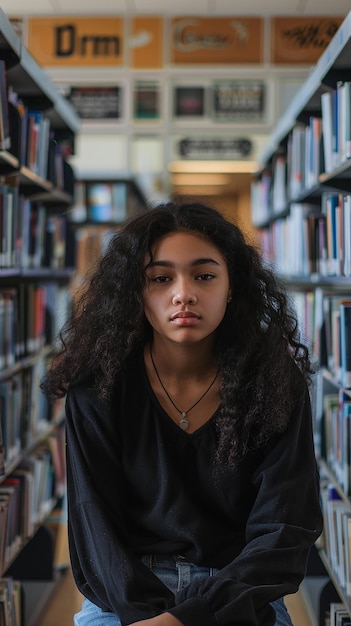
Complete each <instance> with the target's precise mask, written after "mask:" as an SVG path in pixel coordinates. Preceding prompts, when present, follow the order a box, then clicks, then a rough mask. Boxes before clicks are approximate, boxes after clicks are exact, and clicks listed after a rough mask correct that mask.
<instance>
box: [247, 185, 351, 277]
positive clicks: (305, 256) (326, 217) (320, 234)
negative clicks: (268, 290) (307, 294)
mask: <svg viewBox="0 0 351 626" xmlns="http://www.w3.org/2000/svg"><path fill="white" fill-rule="evenodd" d="M259 246H260V250H261V253H262V256H263V258H264V260H265V261H266V262H267V263H270V264H272V265H274V268H275V270H276V271H277V272H279V273H280V274H284V275H290V276H291V275H294V276H310V275H311V274H318V275H319V276H347V277H349V276H351V195H350V194H341V193H325V194H323V195H322V202H321V206H316V205H313V204H308V203H292V204H291V205H290V212H289V214H288V215H287V216H286V217H281V218H278V219H277V220H275V221H274V222H272V223H271V224H270V225H268V226H267V227H266V228H264V229H262V230H260V233H259Z"/></svg>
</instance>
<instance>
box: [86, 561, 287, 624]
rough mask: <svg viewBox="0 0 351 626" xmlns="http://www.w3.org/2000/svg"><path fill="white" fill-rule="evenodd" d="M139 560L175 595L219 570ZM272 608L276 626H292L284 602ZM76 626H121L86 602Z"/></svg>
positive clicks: (178, 563)
mask: <svg viewBox="0 0 351 626" xmlns="http://www.w3.org/2000/svg"><path fill="white" fill-rule="evenodd" d="M141 561H142V562H143V563H144V564H145V565H146V566H147V567H149V568H150V569H151V570H152V572H153V573H154V574H155V575H156V576H157V577H158V578H159V579H160V580H162V582H163V583H164V584H165V585H166V586H167V587H168V588H169V589H170V590H171V591H172V592H173V593H174V594H176V593H177V591H179V590H180V589H182V588H183V587H186V586H187V585H189V583H190V582H192V581H196V580H202V579H204V578H207V577H208V576H215V575H216V573H217V572H218V571H219V570H218V569H216V568H214V567H210V568H208V567H200V566H198V565H194V564H193V563H189V561H187V560H186V559H183V558H182V557H179V558H178V557H172V556H162V555H146V556H143V557H141ZM272 607H273V608H274V610H275V612H276V622H275V626H293V624H292V622H291V619H290V616H289V613H288V611H287V609H286V606H285V604H284V600H283V599H280V600H275V602H272ZM74 624H75V626H121V622H120V620H119V618H118V616H117V615H116V614H115V613H108V612H105V611H102V610H101V609H100V608H99V607H98V606H96V605H95V604H93V603H92V602H90V600H87V599H85V600H84V601H83V605H82V609H81V611H79V613H76V615H75V616H74Z"/></svg>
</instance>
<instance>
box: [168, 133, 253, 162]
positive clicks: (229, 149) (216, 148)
mask: <svg viewBox="0 0 351 626" xmlns="http://www.w3.org/2000/svg"><path fill="white" fill-rule="evenodd" d="M177 150H178V154H179V156H180V157H182V158H183V159H184V158H187V159H215V158H217V159H218V158H222V159H242V158H245V157H248V156H250V154H251V153H252V142H251V140H250V139H246V138H243V137H233V138H231V137H229V138H217V137H207V138H196V139H195V138H191V137H184V138H183V139H181V140H180V141H178V145H177Z"/></svg>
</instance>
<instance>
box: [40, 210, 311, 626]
mask: <svg viewBox="0 0 351 626" xmlns="http://www.w3.org/2000/svg"><path fill="white" fill-rule="evenodd" d="M309 374H310V362H309V356H308V351H307V349H306V347H305V346H304V345H303V344H302V343H301V342H300V340H299V337H298V333H297V328H296V320H295V318H294V316H293V315H292V314H291V313H290V312H289V307H288V301H287V297H286V295H285V294H284V290H283V289H282V288H281V287H279V285H278V283H277V281H276V280H275V278H274V276H273V275H272V273H271V272H270V271H269V270H268V269H267V268H265V267H264V266H263V265H262V263H261V261H260V258H259V255H258V254H257V252H256V251H255V249H254V248H253V247H251V246H250V245H248V244H247V243H246V242H245V240H244V237H243V235H242V233H241V231H240V230H239V229H238V227H237V226H235V225H233V224H231V223H229V222H228V221H226V220H225V219H224V218H223V217H222V216H221V215H220V214H219V213H218V212H217V211H215V210H214V209H212V208H209V207H206V206H203V205H202V204H199V203H192V202H191V201H189V203H184V204H175V203H169V204H165V205H162V206H159V207H158V208H155V209H152V210H150V211H148V212H146V213H145V214H142V215H140V216H138V217H136V218H135V219H133V220H132V221H130V222H129V223H128V224H127V225H126V226H125V227H124V228H123V229H122V230H121V231H120V232H118V233H117V234H116V235H115V236H114V238H113V239H112V241H111V243H110V246H109V248H108V250H107V252H106V253H105V254H104V256H103V257H102V258H101V260H100V262H99V265H98V267H97V269H96V270H95V273H94V274H93V275H92V277H91V279H90V282H89V284H88V286H87V287H86V289H85V291H84V293H83V294H82V295H81V297H80V299H79V301H78V302H77V306H76V308H75V312H74V314H73V316H72V318H71V320H70V323H69V324H68V325H67V327H66V329H65V332H64V336H63V346H62V350H61V352H60V354H59V355H58V357H57V358H56V359H55V361H54V364H53V367H52V369H51V371H50V372H49V375H48V378H47V380H46V381H45V383H44V385H43V387H44V389H45V391H46V393H47V394H48V395H49V396H50V397H57V396H60V395H61V396H63V395H65V394H66V393H67V400H66V407H67V471H68V507H69V543H70V553H71V562H72V569H73V574H74V577H75V580H76V583H77V586H78V588H79V589H80V591H81V592H82V594H83V595H84V596H85V598H86V599H85V601H84V603H83V607H82V610H81V612H79V613H78V614H77V615H76V616H75V624H76V626H88V625H89V626H102V625H103V624H104V625H105V626H120V625H121V624H122V625H123V626H126V625H131V626H136V625H139V624H140V625H142V626H181V625H184V626H235V625H238V626H239V625H240V626H243V625H244V624H245V625H248V626H258V625H260V626H270V625H272V626H273V625H275V624H276V625H277V626H287V625H289V624H291V621H290V618H289V616H288V613H287V611H286V608H285V605H284V602H283V600H282V598H283V596H284V595H286V594H289V593H293V592H295V591H296V590H297V588H298V586H299V583H300V582H301V580H302V578H303V576H304V573H305V567H306V560H307V557H308V554H309V550H310V548H311V546H312V544H313V543H314V541H315V540H316V538H317V537H318V535H319V534H320V532H321V524H322V521H321V512H320V507H319V494H318V472H317V468H316V462H315V457H314V449H313V439H312V428H311V412H310V402H309V392H308V381H309Z"/></svg>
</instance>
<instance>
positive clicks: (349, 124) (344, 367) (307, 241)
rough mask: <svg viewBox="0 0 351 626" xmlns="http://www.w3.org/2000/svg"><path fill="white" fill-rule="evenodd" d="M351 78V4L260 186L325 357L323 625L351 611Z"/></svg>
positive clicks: (279, 263)
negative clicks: (350, 9) (350, 10)
mask: <svg viewBox="0 0 351 626" xmlns="http://www.w3.org/2000/svg"><path fill="white" fill-rule="evenodd" d="M350 80H351V12H350V13H349V14H348V15H347V16H346V18H345V20H344V21H343V23H342V24H341V26H340V28H339V30H338V31H337V33H336V35H335V37H334V38H333V40H332V41H331V42H330V44H329V46H328V47H327V49H326V50H325V52H324V53H323V54H322V55H321V57H320V59H319V61H318V62H317V64H316V66H315V67H314V68H313V70H312V71H311V73H310V75H309V77H308V78H307V80H306V81H305V83H304V84H303V85H302V87H301V88H300V90H299V91H298V92H297V93H296V95H295V97H294V99H293V100H292V102H291V104H290V106H289V108H288V109H287V110H286V112H285V113H284V115H283V117H282V118H281V119H280V121H279V122H278V124H277V126H276V129H275V131H274V132H273V133H272V135H271V137H270V139H269V141H268V142H267V145H266V146H265V148H264V150H263V151H262V153H261V155H260V157H259V166H258V170H257V172H256V174H255V176H254V178H253V181H252V193H251V211H252V221H253V223H254V225H255V226H256V227H257V228H258V231H259V246H260V250H261V252H262V255H263V257H264V259H265V261H266V262H267V263H268V264H271V265H272V266H273V267H274V269H275V270H276V271H277V273H278V274H279V275H280V276H281V278H282V280H283V281H285V282H286V284H287V285H288V287H289V291H290V295H291V301H292V304H293V306H294V308H295V310H296V312H297V315H298V318H299V321H300V328H301V335H302V337H303V339H304V340H305V341H307V343H308V344H309V346H310V348H311V351H312V354H313V356H314V359H315V360H316V362H317V363H318V364H319V367H318V372H317V373H316V375H315V377H314V384H313V388H312V391H311V394H312V406H313V419H314V436H315V447H316V454H317V458H318V460H319V463H320V476H321V502H322V509H323V514H324V531H323V534H322V537H321V538H320V539H319V540H318V543H317V546H316V548H317V553H318V559H319V563H320V567H319V568H318V567H317V570H319V571H318V572H317V575H316V571H314V572H313V573H312V576H307V577H306V580H305V581H304V583H303V586H302V589H303V591H304V593H305V595H306V598H307V600H306V601H307V604H308V606H309V607H310V609H311V613H313V615H312V621H313V624H315V625H316V626H325V624H326V623H328V624H330V626H335V624H336V623H341V622H337V614H338V612H340V611H341V607H342V610H343V611H344V612H346V614H347V615H348V616H351V501H350V498H351V378H350V374H351V358H350V357H351V133H350V130H351V97H350V94H351V82H350ZM308 596H309V597H308ZM313 596H314V597H313ZM337 605H338V606H337ZM311 607H313V608H311Z"/></svg>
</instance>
